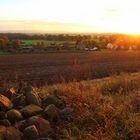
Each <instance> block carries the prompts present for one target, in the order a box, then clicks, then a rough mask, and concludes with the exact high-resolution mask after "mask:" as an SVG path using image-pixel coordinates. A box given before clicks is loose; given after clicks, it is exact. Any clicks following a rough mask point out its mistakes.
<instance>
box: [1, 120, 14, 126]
mask: <svg viewBox="0 0 140 140" xmlns="http://www.w3.org/2000/svg"><path fill="white" fill-rule="evenodd" d="M0 125H4V126H10V125H11V123H10V122H9V120H7V119H3V120H0Z"/></svg>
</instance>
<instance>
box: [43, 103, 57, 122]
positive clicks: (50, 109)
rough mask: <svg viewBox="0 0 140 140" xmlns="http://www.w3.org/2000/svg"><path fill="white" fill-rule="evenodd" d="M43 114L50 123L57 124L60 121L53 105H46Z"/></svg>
mask: <svg viewBox="0 0 140 140" xmlns="http://www.w3.org/2000/svg"><path fill="white" fill-rule="evenodd" d="M43 114H44V116H45V118H47V119H48V120H50V121H51V122H58V121H59V120H60V115H59V109H58V108H57V107H56V106H55V105H54V104H50V105H48V106H47V107H46V108H45V110H44V113H43Z"/></svg>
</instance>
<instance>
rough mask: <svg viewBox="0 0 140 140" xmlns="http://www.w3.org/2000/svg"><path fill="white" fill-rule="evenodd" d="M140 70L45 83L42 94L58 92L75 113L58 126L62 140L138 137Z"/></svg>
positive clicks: (131, 139) (136, 139)
mask: <svg viewBox="0 0 140 140" xmlns="http://www.w3.org/2000/svg"><path fill="white" fill-rule="evenodd" d="M139 85H140V73H133V74H121V75H120V76H110V77H107V78H103V79H97V80H88V81H81V82H71V83H68V84H66V83H64V84H56V85H53V86H43V87H41V88H39V89H36V90H38V91H39V93H41V94H42V95H43V96H44V95H47V94H54V93H55V94H57V95H59V96H62V97H63V96H64V97H65V98H64V99H65V101H66V102H67V103H68V104H69V106H70V107H71V108H74V111H75V112H74V113H73V114H71V116H72V118H73V119H72V120H71V121H66V122H64V123H61V124H60V125H59V128H60V129H61V131H62V132H63V130H66V132H67V133H62V136H60V135H59V134H57V136H58V138H60V139H63V138H64V139H68V140H139V138H140V91H139V90H140V86H139Z"/></svg>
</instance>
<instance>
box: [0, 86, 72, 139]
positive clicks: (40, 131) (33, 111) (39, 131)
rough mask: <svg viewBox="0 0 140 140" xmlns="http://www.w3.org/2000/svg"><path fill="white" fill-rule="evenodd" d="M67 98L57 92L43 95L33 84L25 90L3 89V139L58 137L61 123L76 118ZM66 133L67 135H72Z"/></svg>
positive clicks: (0, 106) (0, 105)
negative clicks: (56, 130)
mask: <svg viewBox="0 0 140 140" xmlns="http://www.w3.org/2000/svg"><path fill="white" fill-rule="evenodd" d="M64 99H65V98H64V97H62V96H59V95H56V94H49V95H46V96H45V97H43V98H41V97H40V95H39V94H38V93H36V92H35V91H33V89H32V87H31V86H28V87H26V88H25V89H24V90H23V92H21V93H16V92H12V91H11V90H7V91H6V92H2V93H0V140H52V139H57V138H56V135H55V128H56V126H57V124H59V123H62V122H64V121H69V120H72V118H73V109H72V108H70V107H68V105H67V103H66V101H65V100H64ZM66 133H67V132H65V136H64V139H69V138H68V137H69V136H68V134H67V135H66Z"/></svg>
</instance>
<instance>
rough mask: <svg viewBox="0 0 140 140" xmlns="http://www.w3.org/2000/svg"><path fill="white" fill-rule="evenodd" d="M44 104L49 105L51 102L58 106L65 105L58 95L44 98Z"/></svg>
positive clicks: (62, 106)
mask: <svg viewBox="0 0 140 140" xmlns="http://www.w3.org/2000/svg"><path fill="white" fill-rule="evenodd" d="M43 103H44V106H48V105H50V104H54V105H55V106H56V107H58V108H60V109H62V108H64V107H65V104H64V102H63V101H62V100H61V99H59V98H58V97H57V96H56V95H48V96H47V97H46V98H45V99H44V100H43Z"/></svg>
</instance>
